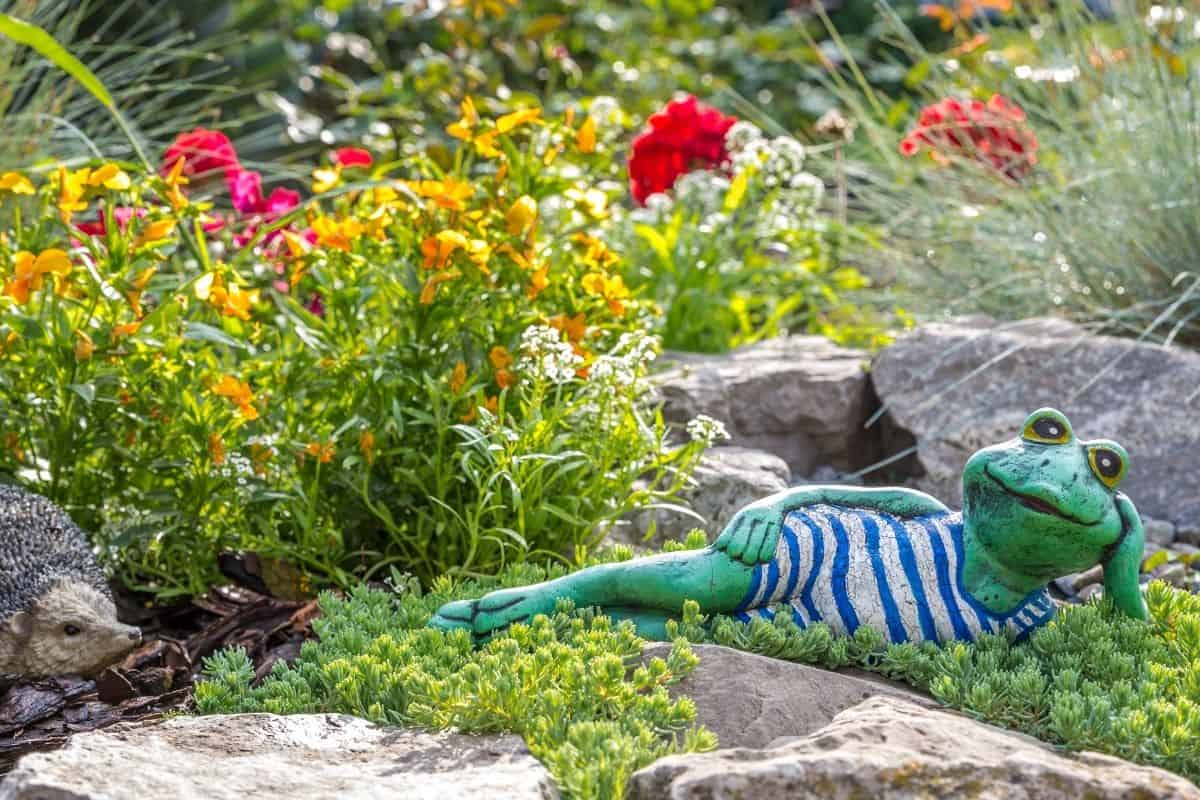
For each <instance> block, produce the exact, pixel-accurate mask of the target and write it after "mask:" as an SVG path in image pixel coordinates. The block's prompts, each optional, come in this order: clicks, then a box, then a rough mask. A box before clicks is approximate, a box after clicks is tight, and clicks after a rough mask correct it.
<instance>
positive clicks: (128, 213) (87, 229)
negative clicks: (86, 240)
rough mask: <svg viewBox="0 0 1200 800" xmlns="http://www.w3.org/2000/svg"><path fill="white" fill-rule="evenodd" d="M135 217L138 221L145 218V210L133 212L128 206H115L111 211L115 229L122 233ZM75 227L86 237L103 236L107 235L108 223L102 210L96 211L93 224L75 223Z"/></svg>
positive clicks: (140, 209)
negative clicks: (115, 225) (115, 224)
mask: <svg viewBox="0 0 1200 800" xmlns="http://www.w3.org/2000/svg"><path fill="white" fill-rule="evenodd" d="M135 216H136V217H138V218H139V219H141V218H142V217H144V216H146V209H144V208H139V209H137V210H136V211H135V210H134V209H132V208H130V207H129V206H117V207H116V208H114V209H113V220H114V221H115V222H116V223H117V229H118V230H119V231H121V232H122V233H124V231H125V229H126V228H127V227H129V220H131V219H133V218H134V217H135ZM75 227H76V228H77V229H78V230H79V232H80V233H84V234H86V235H88V236H104V235H105V234H107V233H108V221H107V220H106V219H105V217H104V209H103V208H98V209H96V221H95V222H77V223H75Z"/></svg>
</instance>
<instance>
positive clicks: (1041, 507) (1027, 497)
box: [983, 464, 1104, 528]
mask: <svg viewBox="0 0 1200 800" xmlns="http://www.w3.org/2000/svg"><path fill="white" fill-rule="evenodd" d="M983 474H984V475H986V476H987V477H989V478H991V480H992V483H994V484H996V485H997V486H999V487H1000V488H1001V489H1002V490H1003V491H1004V493H1005V494H1007V495H1009V496H1010V497H1013V498H1015V499H1016V501H1017V502H1018V503H1020V504H1021V505H1023V506H1025V507H1026V508H1028V509H1029V510H1030V511H1036V512H1037V513H1039V514H1046V515H1048V516H1051V517H1059V518H1061V519H1065V520H1067V521H1068V522H1073V523H1075V524H1076V525H1083V526H1085V527H1089V528H1090V527H1092V526H1094V525H1099V524H1100V523H1101V522H1103V521H1104V519H1103V518H1101V519H1098V520H1094V521H1092V522H1088V521H1087V520H1083V519H1080V518H1079V517H1076V516H1074V515H1073V514H1068V513H1067V512H1066V511H1063V510H1062V509H1061V508H1059V507H1058V506H1056V505H1054V504H1053V503H1051V502H1050V501H1048V500H1044V499H1042V498H1041V497H1034V496H1033V495H1031V494H1025V493H1023V492H1018V491H1017V490H1016V489H1013V488H1012V487H1010V486H1008V484H1006V483H1005V482H1004V481H1002V480H1000V479H999V478H998V477H996V474H995V473H994V472H992V470H991V469H990V468H989V467H988V465H987V464H984V466H983Z"/></svg>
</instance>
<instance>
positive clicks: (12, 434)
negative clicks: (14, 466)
mask: <svg viewBox="0 0 1200 800" xmlns="http://www.w3.org/2000/svg"><path fill="white" fill-rule="evenodd" d="M4 447H5V449H7V450H8V452H10V453H12V455H13V458H14V459H16V460H17V461H24V460H25V451H24V450H23V449H22V448H21V436H20V434H18V433H17V432H16V431H8V432H7V433H5V434H4Z"/></svg>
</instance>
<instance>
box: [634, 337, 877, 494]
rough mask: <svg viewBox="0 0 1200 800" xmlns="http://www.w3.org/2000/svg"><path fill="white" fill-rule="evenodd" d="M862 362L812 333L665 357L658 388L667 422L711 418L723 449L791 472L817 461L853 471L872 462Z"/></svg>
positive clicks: (807, 469)
mask: <svg viewBox="0 0 1200 800" xmlns="http://www.w3.org/2000/svg"><path fill="white" fill-rule="evenodd" d="M868 358H869V356H868V355H867V354H866V353H865V352H863V351H861V350H849V349H846V348H843V347H839V346H837V345H835V344H833V343H832V342H830V341H829V340H828V339H825V338H823V337H820V336H789V337H783V338H779V339H771V340H768V341H764V342H759V343H757V344H753V345H749V346H747V347H743V348H739V349H737V350H734V351H733V352H731V353H725V354H722V355H697V354H674V353H673V354H670V355H669V356H668V359H669V360H670V361H671V362H672V363H673V365H674V366H673V367H672V368H671V369H669V370H667V371H666V372H664V373H663V374H662V375H661V376H660V377H659V389H658V390H659V393H660V395H661V397H662V399H663V400H664V401H665V405H664V408H663V412H664V415H665V416H666V418H667V419H668V420H670V421H672V422H678V423H683V422H686V421H687V420H689V419H691V418H692V417H694V416H696V415H697V414H707V415H708V416H710V417H714V418H716V419H719V420H721V421H722V422H724V423H725V425H726V427H727V428H728V430H729V433H730V434H731V435H732V437H733V438H732V440H731V441H730V442H729V443H730V444H733V445H738V446H741V447H750V448H754V449H758V450H765V451H767V452H769V453H774V454H775V455H777V456H779V457H780V458H782V459H783V460H784V461H786V462H787V464H788V466H789V467H790V468H791V471H792V472H793V473H794V474H796V475H808V474H810V473H811V472H812V471H813V470H814V469H816V468H817V467H818V466H820V465H823V464H829V465H832V466H833V467H835V468H837V469H842V470H853V469H857V468H859V467H862V466H866V465H868V464H870V463H872V462H873V461H874V460H875V458H876V449H875V446H874V444H873V439H872V438H871V435H870V434H869V433H868V432H866V431H864V430H863V422H864V421H865V420H866V419H867V416H868V415H869V414H870V409H871V407H872V405H873V402H874V401H873V398H872V397H871V395H870V386H869V381H868V380H867V376H866V373H865V371H864V366H865V365H866V363H867V361H868Z"/></svg>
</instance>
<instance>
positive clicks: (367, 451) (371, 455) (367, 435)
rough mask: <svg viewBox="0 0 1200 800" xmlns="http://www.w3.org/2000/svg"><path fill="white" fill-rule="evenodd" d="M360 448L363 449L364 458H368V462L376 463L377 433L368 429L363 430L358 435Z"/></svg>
mask: <svg viewBox="0 0 1200 800" xmlns="http://www.w3.org/2000/svg"><path fill="white" fill-rule="evenodd" d="M358 449H359V450H360V451H362V454H363V458H365V459H366V460H367V464H374V463H375V434H373V433H371V432H370V431H368V430H363V432H362V433H360V434H359V435H358Z"/></svg>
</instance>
